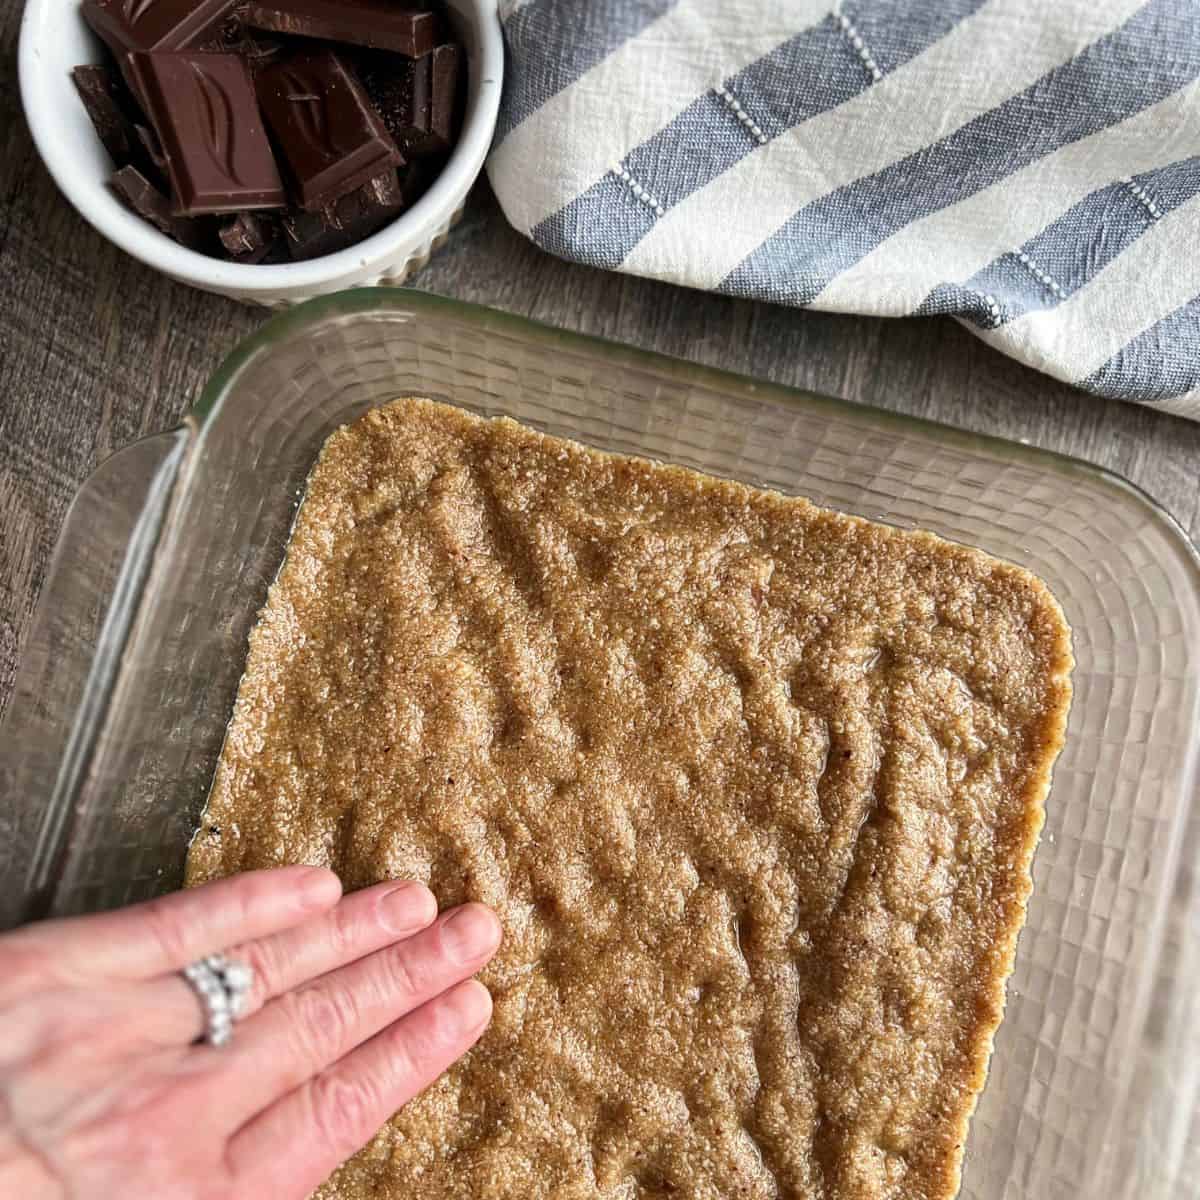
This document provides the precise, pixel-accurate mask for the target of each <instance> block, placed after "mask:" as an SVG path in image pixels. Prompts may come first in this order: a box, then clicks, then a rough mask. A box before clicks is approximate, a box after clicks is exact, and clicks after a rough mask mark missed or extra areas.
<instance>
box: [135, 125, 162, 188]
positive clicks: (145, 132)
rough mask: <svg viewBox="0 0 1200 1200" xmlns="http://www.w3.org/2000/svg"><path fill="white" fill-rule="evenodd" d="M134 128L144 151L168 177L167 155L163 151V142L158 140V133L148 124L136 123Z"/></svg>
mask: <svg viewBox="0 0 1200 1200" xmlns="http://www.w3.org/2000/svg"><path fill="white" fill-rule="evenodd" d="M133 129H134V133H135V134H136V135H137V140H138V144H139V145H140V146H141V147H142V152H143V153H144V154H145V156H146V157H147V158H148V159H149V160H150V162H152V163H153V164H154V167H155V169H156V170H157V171H159V172H160V174H161V175H162V177H163V178H164V179H165V178H166V177H167V156H166V155H165V154H164V153H163V148H162V142H160V141H159V140H158V134H156V133H155V132H154V130H153V129H151V128H150V127H149V126H148V125H135V126H134V127H133Z"/></svg>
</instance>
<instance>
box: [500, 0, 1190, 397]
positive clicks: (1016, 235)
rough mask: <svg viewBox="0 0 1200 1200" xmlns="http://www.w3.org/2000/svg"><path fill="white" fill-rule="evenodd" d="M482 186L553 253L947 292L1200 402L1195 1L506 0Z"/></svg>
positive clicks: (657, 271) (1113, 374) (1063, 368)
mask: <svg viewBox="0 0 1200 1200" xmlns="http://www.w3.org/2000/svg"><path fill="white" fill-rule="evenodd" d="M501 15H502V19H503V21H504V27H505V36H506V42H507V47H508V64H507V77H506V83H505V95H504V102H503V106H502V112H501V118H500V123H499V127H498V130H497V138H496V145H495V147H494V149H493V151H492V154H491V158H490V160H489V174H490V177H491V180H492V184H493V187H494V188H495V191H496V194H497V195H498V197H499V199H500V203H501V205H502V206H503V208H504V211H505V214H506V215H507V217H508V219H509V220H510V221H511V222H512V224H513V225H514V226H515V227H516V228H517V229H518V230H520V231H521V232H522V233H524V234H525V235H527V236H528V237H530V238H532V239H533V241H534V242H536V243H537V244H538V245H539V246H541V247H543V248H544V249H546V250H548V251H549V252H550V253H552V254H556V255H559V256H561V257H563V258H568V259H572V260H574V261H577V262H582V263H588V264H591V265H594V266H602V267H608V268H610V269H613V270H619V271H627V272H630V273H632V274H636V275H644V276H649V277H651V278H655V279H664V280H669V281H671V282H673V283H680V284H684V285H686V286H689V287H697V288H705V289H708V290H712V291H717V292H722V293H725V294H728V295H734V296H745V297H752V298H755V299H759V300H770V301H775V302H778V303H782V304H793V305H797V306H806V307H812V308H819V309H828V310H831V311H836V312H856V313H867V314H873V315H878V316H907V315H914V314H915V315H920V314H929V315H934V314H945V315H951V316H954V317H955V318H956V319H958V320H959V321H961V322H963V323H964V324H965V325H966V326H967V327H968V328H969V329H971V330H972V331H973V332H974V333H976V334H977V335H978V336H979V337H981V338H983V339H984V340H985V341H986V342H989V343H990V344H991V345H993V346H995V347H997V348H998V349H1000V350H1002V351H1003V352H1004V353H1006V354H1010V355H1012V357H1014V358H1017V359H1019V360H1020V361H1022V362H1024V363H1028V364H1029V365H1030V366H1033V367H1036V368H1037V369H1039V370H1041V371H1044V372H1046V373H1047V374H1049V375H1052V376H1054V377H1055V378H1057V379H1062V380H1066V381H1068V382H1070V383H1073V384H1076V385H1077V386H1079V387H1081V388H1084V389H1086V390H1088V391H1091V392H1094V393H1095V394H1097V395H1101V396H1115V397H1120V398H1123V399H1127V400H1138V401H1142V402H1144V403H1147V404H1152V405H1154V406H1155V407H1158V408H1161V409H1165V410H1168V411H1172V412H1178V413H1182V414H1184V415H1186V416H1190V417H1196V418H1200V3H1198V2H1197V0H1149V2H1148V3H1145V2H1142V0H1056V2H1055V3H1054V4H1047V3H1045V2H1044V0H846V2H845V3H841V4H836V5H833V6H832V7H831V5H830V4H829V3H828V0H825V2H820V3H818V2H814V0H515V2H510V3H508V4H507V5H505V6H502V14H501Z"/></svg>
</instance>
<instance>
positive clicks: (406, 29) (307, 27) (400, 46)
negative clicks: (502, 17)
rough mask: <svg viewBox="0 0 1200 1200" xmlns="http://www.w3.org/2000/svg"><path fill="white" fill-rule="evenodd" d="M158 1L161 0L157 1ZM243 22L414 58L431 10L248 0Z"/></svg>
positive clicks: (432, 30)
mask: <svg viewBox="0 0 1200 1200" xmlns="http://www.w3.org/2000/svg"><path fill="white" fill-rule="evenodd" d="M160 2H161V0H160ZM246 24H247V25H250V26H253V27H254V28H255V29H266V30H269V31H270V32H272V33H292V34H299V35H301V36H303V37H313V38H328V39H329V40H330V41H331V42H349V43H351V44H352V45H355V46H373V47H375V48H376V49H379V50H394V51H396V52H397V53H399V54H406V55H408V56H409V57H410V58H419V57H420V56H421V55H422V54H428V53H429V51H430V50H432V49H433V46H434V40H435V38H436V35H437V21H436V19H435V18H434V14H433V13H431V12H427V11H423V10H422V9H420V8H417V7H406V6H405V5H404V4H403V3H399V2H398V0H252V2H251V4H250V5H249V6H248V7H247V9H246Z"/></svg>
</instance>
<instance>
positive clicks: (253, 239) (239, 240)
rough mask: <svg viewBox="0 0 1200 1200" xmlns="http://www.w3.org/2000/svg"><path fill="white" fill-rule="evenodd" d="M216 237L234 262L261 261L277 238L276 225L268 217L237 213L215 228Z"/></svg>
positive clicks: (277, 230)
mask: <svg viewBox="0 0 1200 1200" xmlns="http://www.w3.org/2000/svg"><path fill="white" fill-rule="evenodd" d="M217 239H218V241H220V243H221V246H222V248H223V249H224V251H225V253H226V254H227V255H228V256H229V257H230V258H231V259H233V261H234V262H242V263H256V262H261V261H262V260H263V259H264V258H265V257H266V256H267V254H268V253H269V252H270V250H271V247H272V246H273V245H274V244H275V243H276V242H277V241H278V240H279V229H278V226H277V225H276V224H275V223H274V221H272V220H271V218H270V217H264V216H262V215H261V214H257V213H249V212H244V213H238V214H237V216H235V217H234V218H233V219H232V220H231V221H226V222H225V223H224V224H222V225H221V226H220V227H219V228H218V230H217Z"/></svg>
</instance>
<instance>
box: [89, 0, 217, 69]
mask: <svg viewBox="0 0 1200 1200" xmlns="http://www.w3.org/2000/svg"><path fill="white" fill-rule="evenodd" d="M234 3H235V0H83V4H82V6H81V11H82V12H83V18H84V20H85V21H87V23H88V24H89V25H90V26H91V27H92V28H93V29H94V30H95V31H96V33H98V34H99V35H100V37H102V38H103V39H104V41H106V42H107V43H108V45H109V47H110V48H111V49H112V52H113V53H114V54H115V55H116V56H117V58H118V59H121V60H122V61H123V59H124V56H125V55H126V54H128V53H130V52H131V51H135V50H182V49H184V48H185V47H187V46H190V45H192V44H193V43H194V42H197V41H199V40H201V39H203V38H204V37H205V36H206V35H207V34H208V33H209V32H210V31H211V30H212V28H213V27H214V26H215V25H218V24H219V23H220V22H221V20H222V19H223V18H224V17H225V15H226V13H228V12H229V10H230V9H232V8H233V6H234Z"/></svg>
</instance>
